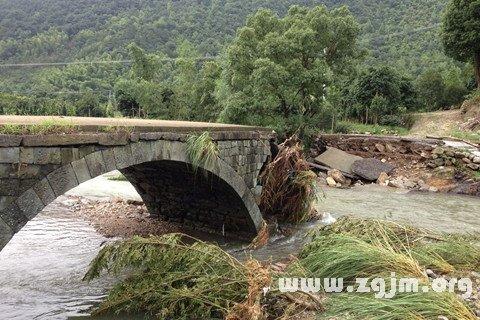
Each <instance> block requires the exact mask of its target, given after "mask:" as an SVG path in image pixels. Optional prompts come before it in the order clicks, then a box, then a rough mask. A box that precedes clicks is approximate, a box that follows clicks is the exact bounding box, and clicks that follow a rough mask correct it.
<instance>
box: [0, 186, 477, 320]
mask: <svg viewBox="0 0 480 320" xmlns="http://www.w3.org/2000/svg"><path fill="white" fill-rule="evenodd" d="M324 192H325V198H324V200H323V201H322V202H321V203H320V204H319V207H318V208H319V210H320V211H322V212H327V213H330V214H331V216H333V217H339V216H342V215H346V214H356V215H358V216H364V217H378V218H386V219H389V220H396V221H401V222H407V223H412V224H414V225H416V226H421V227H426V228H431V229H436V230H439V231H449V232H479V231H480V199H478V198H469V197H462V196H446V195H439V194H415V193H408V194H407V193H404V192H398V191H397V190H394V189H386V188H381V187H377V186H367V187H362V188H356V189H351V190H338V189H326V190H324ZM72 193H73V194H76V195H83V196H89V197H94V196H95V197H97V198H98V197H100V198H102V197H110V196H112V195H113V196H119V197H127V198H133V199H135V198H137V197H138V195H137V194H136V193H135V191H134V189H133V188H132V187H131V185H129V184H128V183H126V182H112V181H108V180H106V179H105V178H103V177H100V178H98V179H95V180H92V181H90V182H88V183H87V184H84V185H81V186H80V187H79V188H77V189H76V190H74V191H73V192H72ZM70 207H71V203H69V201H68V199H66V198H59V199H58V200H57V201H56V202H55V203H54V204H52V205H51V206H49V207H47V208H46V209H45V210H44V212H43V213H41V214H40V215H38V216H37V218H35V219H34V220H32V221H31V222H29V223H28V224H27V226H26V227H25V228H24V229H23V230H22V231H21V232H19V233H18V234H17V235H15V237H14V238H13V239H12V241H11V242H10V243H9V244H8V245H7V246H6V247H5V249H4V250H3V251H2V252H0V319H2V320H7V319H77V318H79V317H80V318H82V317H83V316H86V315H87V314H88V309H89V308H91V306H93V305H95V304H96V303H98V302H99V301H100V300H101V299H102V297H103V296H104V294H105V293H106V291H107V290H108V288H109V287H110V286H111V284H112V283H113V282H114V281H115V280H114V279H109V278H104V279H101V280H100V281H95V282H93V283H90V284H87V283H84V282H82V281H81V278H82V276H83V275H84V273H85V271H86V269H87V266H88V264H89V262H90V261H91V259H92V258H93V257H94V256H95V255H96V253H97V252H98V250H99V247H100V245H101V244H102V243H103V242H105V241H110V240H107V239H105V238H104V237H102V236H101V235H99V234H97V233H96V232H95V230H94V229H93V228H92V227H90V226H89V225H88V223H86V222H84V221H81V220H76V219H75V218H73V217H72V212H71V209H70ZM315 226H316V225H315V224H305V225H302V226H300V227H297V229H296V232H294V233H293V234H292V236H290V237H278V238H273V239H272V240H271V243H270V244H269V245H267V246H266V247H265V248H263V249H261V250H258V251H256V252H254V255H255V256H256V257H258V258H262V259H268V258H270V257H272V258H273V259H277V258H281V257H284V256H287V255H289V254H292V253H295V252H296V251H297V250H298V249H299V248H300V247H301V245H302V242H303V238H304V237H303V235H304V234H305V233H306V232H307V231H308V229H310V228H313V227H315ZM230 250H231V251H232V252H234V251H235V250H233V249H231V248H230ZM235 255H238V256H241V255H242V253H239V252H235ZM111 319H121V318H119V317H113V318H111ZM124 319H132V318H131V317H125V318H124Z"/></svg>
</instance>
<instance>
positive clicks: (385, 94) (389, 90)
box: [344, 66, 418, 124]
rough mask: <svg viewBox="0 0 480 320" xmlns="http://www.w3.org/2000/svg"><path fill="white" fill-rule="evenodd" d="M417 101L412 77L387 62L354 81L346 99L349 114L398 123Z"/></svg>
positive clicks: (377, 121) (367, 121) (356, 117)
mask: <svg viewBox="0 0 480 320" xmlns="http://www.w3.org/2000/svg"><path fill="white" fill-rule="evenodd" d="M417 105H418V101H417V93H416V91H415V89H414V86H413V83H412V81H411V80H410V79H409V78H407V77H405V76H403V75H401V74H399V73H398V72H397V71H395V69H392V68H390V67H387V66H379V67H371V68H368V69H367V70H364V71H363V72H361V73H360V74H359V75H358V76H357V77H356V78H355V79H354V80H353V82H352V84H351V86H350V88H349V90H348V93H347V97H346V98H345V99H344V107H345V109H346V115H347V116H349V117H351V118H354V119H355V120H360V121H362V122H365V123H374V124H376V123H379V122H380V123H384V124H388V122H392V121H391V120H392V119H393V117H392V116H395V117H398V119H395V121H394V122H395V123H396V124H397V123H401V122H402V121H401V118H402V117H403V115H404V114H405V113H406V112H407V111H408V110H412V109H414V108H416V107H417ZM385 119H388V121H386V120H385Z"/></svg>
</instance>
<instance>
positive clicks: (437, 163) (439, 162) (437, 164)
mask: <svg viewBox="0 0 480 320" xmlns="http://www.w3.org/2000/svg"><path fill="white" fill-rule="evenodd" d="M433 163H434V164H435V167H441V166H443V165H445V160H443V159H442V158H437V159H435V160H433Z"/></svg>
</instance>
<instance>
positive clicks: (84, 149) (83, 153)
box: [76, 146, 97, 160]
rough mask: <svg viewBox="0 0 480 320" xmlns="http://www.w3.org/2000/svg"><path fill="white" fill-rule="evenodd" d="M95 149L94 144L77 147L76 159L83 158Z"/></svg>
mask: <svg viewBox="0 0 480 320" xmlns="http://www.w3.org/2000/svg"><path fill="white" fill-rule="evenodd" d="M95 151H97V149H96V147H95V146H82V147H80V148H78V159H81V158H84V157H86V156H87V155H89V154H90V153H94V152H95ZM78 159H76V160H78Z"/></svg>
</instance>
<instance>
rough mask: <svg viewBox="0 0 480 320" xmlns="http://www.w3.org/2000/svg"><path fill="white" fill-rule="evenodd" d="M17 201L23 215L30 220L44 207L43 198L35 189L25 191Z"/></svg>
mask: <svg viewBox="0 0 480 320" xmlns="http://www.w3.org/2000/svg"><path fill="white" fill-rule="evenodd" d="M15 202H16V203H17V205H18V207H19V208H20V210H22V212H23V215H24V216H25V217H27V218H28V219H29V220H30V219H33V218H34V217H35V216H36V215H37V214H38V213H39V212H40V211H42V209H43V208H44V204H43V202H42V200H40V198H39V197H38V196H37V194H36V193H35V191H33V189H29V190H27V191H26V192H24V193H23V194H22V195H21V196H20V197H19V198H18V199H17V201H15Z"/></svg>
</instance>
